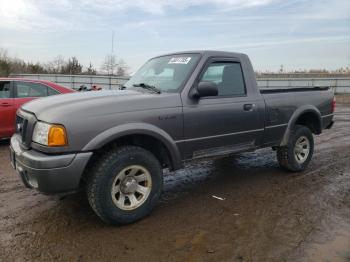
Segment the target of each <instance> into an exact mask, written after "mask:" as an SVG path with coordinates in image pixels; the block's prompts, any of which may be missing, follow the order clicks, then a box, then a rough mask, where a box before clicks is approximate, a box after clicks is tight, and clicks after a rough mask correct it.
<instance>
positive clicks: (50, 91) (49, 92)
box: [47, 87, 59, 96]
mask: <svg viewBox="0 0 350 262" xmlns="http://www.w3.org/2000/svg"><path fill="white" fill-rule="evenodd" d="M47 92H48V95H49V96H54V95H58V94H59V92H58V91H57V90H55V89H53V88H51V87H48V88H47Z"/></svg>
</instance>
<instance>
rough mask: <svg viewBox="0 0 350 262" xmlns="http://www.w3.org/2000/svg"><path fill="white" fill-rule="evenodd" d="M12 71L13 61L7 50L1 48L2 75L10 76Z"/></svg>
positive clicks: (0, 63)
mask: <svg viewBox="0 0 350 262" xmlns="http://www.w3.org/2000/svg"><path fill="white" fill-rule="evenodd" d="M10 73H11V61H10V58H9V57H8V54H7V50H5V49H2V48H0V76H8V75H9V74H10Z"/></svg>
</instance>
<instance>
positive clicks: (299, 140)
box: [277, 125, 314, 172]
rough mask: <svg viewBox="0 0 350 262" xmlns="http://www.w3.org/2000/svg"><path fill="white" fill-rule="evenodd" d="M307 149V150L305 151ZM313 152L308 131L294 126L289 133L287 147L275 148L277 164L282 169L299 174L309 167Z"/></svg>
mask: <svg viewBox="0 0 350 262" xmlns="http://www.w3.org/2000/svg"><path fill="white" fill-rule="evenodd" d="M307 147H308V150H306V148H307ZM307 151H308V153H307V154H306V152H307ZM313 152H314V139H313V136H312V133H311V131H310V129H309V128H308V127H306V126H302V125H296V126H295V128H294V129H293V130H292V131H291V133H290V136H289V140H288V144H287V146H282V147H278V148H277V159H278V163H279V165H280V166H281V167H282V168H283V169H286V170H288V171H291V172H300V171H303V170H305V169H306V167H307V166H308V165H309V163H310V161H311V158H312V155H313ZM303 154H304V156H303Z"/></svg>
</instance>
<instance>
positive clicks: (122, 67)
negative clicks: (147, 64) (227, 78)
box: [116, 59, 129, 76]
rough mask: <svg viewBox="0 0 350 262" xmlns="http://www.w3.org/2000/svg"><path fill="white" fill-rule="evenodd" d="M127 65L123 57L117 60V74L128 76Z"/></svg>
mask: <svg viewBox="0 0 350 262" xmlns="http://www.w3.org/2000/svg"><path fill="white" fill-rule="evenodd" d="M128 70H129V66H128V65H127V64H126V62H125V61H124V60H123V59H120V60H119V61H118V68H117V73H116V75H117V76H128Z"/></svg>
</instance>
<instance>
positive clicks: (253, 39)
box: [0, 0, 350, 72]
mask: <svg viewBox="0 0 350 262" xmlns="http://www.w3.org/2000/svg"><path fill="white" fill-rule="evenodd" d="M113 31H114V54H116V55H117V56H118V57H119V58H123V59H124V60H125V61H126V63H127V64H128V65H129V67H130V71H131V72H133V71H135V70H136V69H137V68H138V67H139V66H141V65H142V64H143V63H144V62H145V61H146V60H147V59H149V58H151V57H153V56H156V55H160V54H163V53H169V52H173V51H185V50H198V49H209V50H224V51H234V52H243V53H246V54H248V55H249V56H250V58H251V60H252V63H253V66H254V68H255V70H258V71H277V70H278V69H279V68H280V66H281V65H284V68H285V70H294V69H311V68H326V69H336V68H340V67H346V66H350V0H169V1H168V0H163V1H162V0H148V1H147V0H0V48H3V49H6V50H8V52H9V54H10V55H11V56H16V57H18V58H22V59H24V60H27V61H32V62H37V61H39V62H47V61H50V60H53V58H54V57H56V56H57V55H63V56H64V57H65V58H68V57H70V56H76V57H77V58H78V59H79V60H80V62H81V63H83V64H84V65H85V66H88V65H89V63H90V62H91V63H92V64H93V66H94V67H95V68H97V69H100V68H101V65H102V62H103V60H104V58H105V56H106V55H107V54H108V53H111V49H112V47H111V46H112V32H113Z"/></svg>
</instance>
